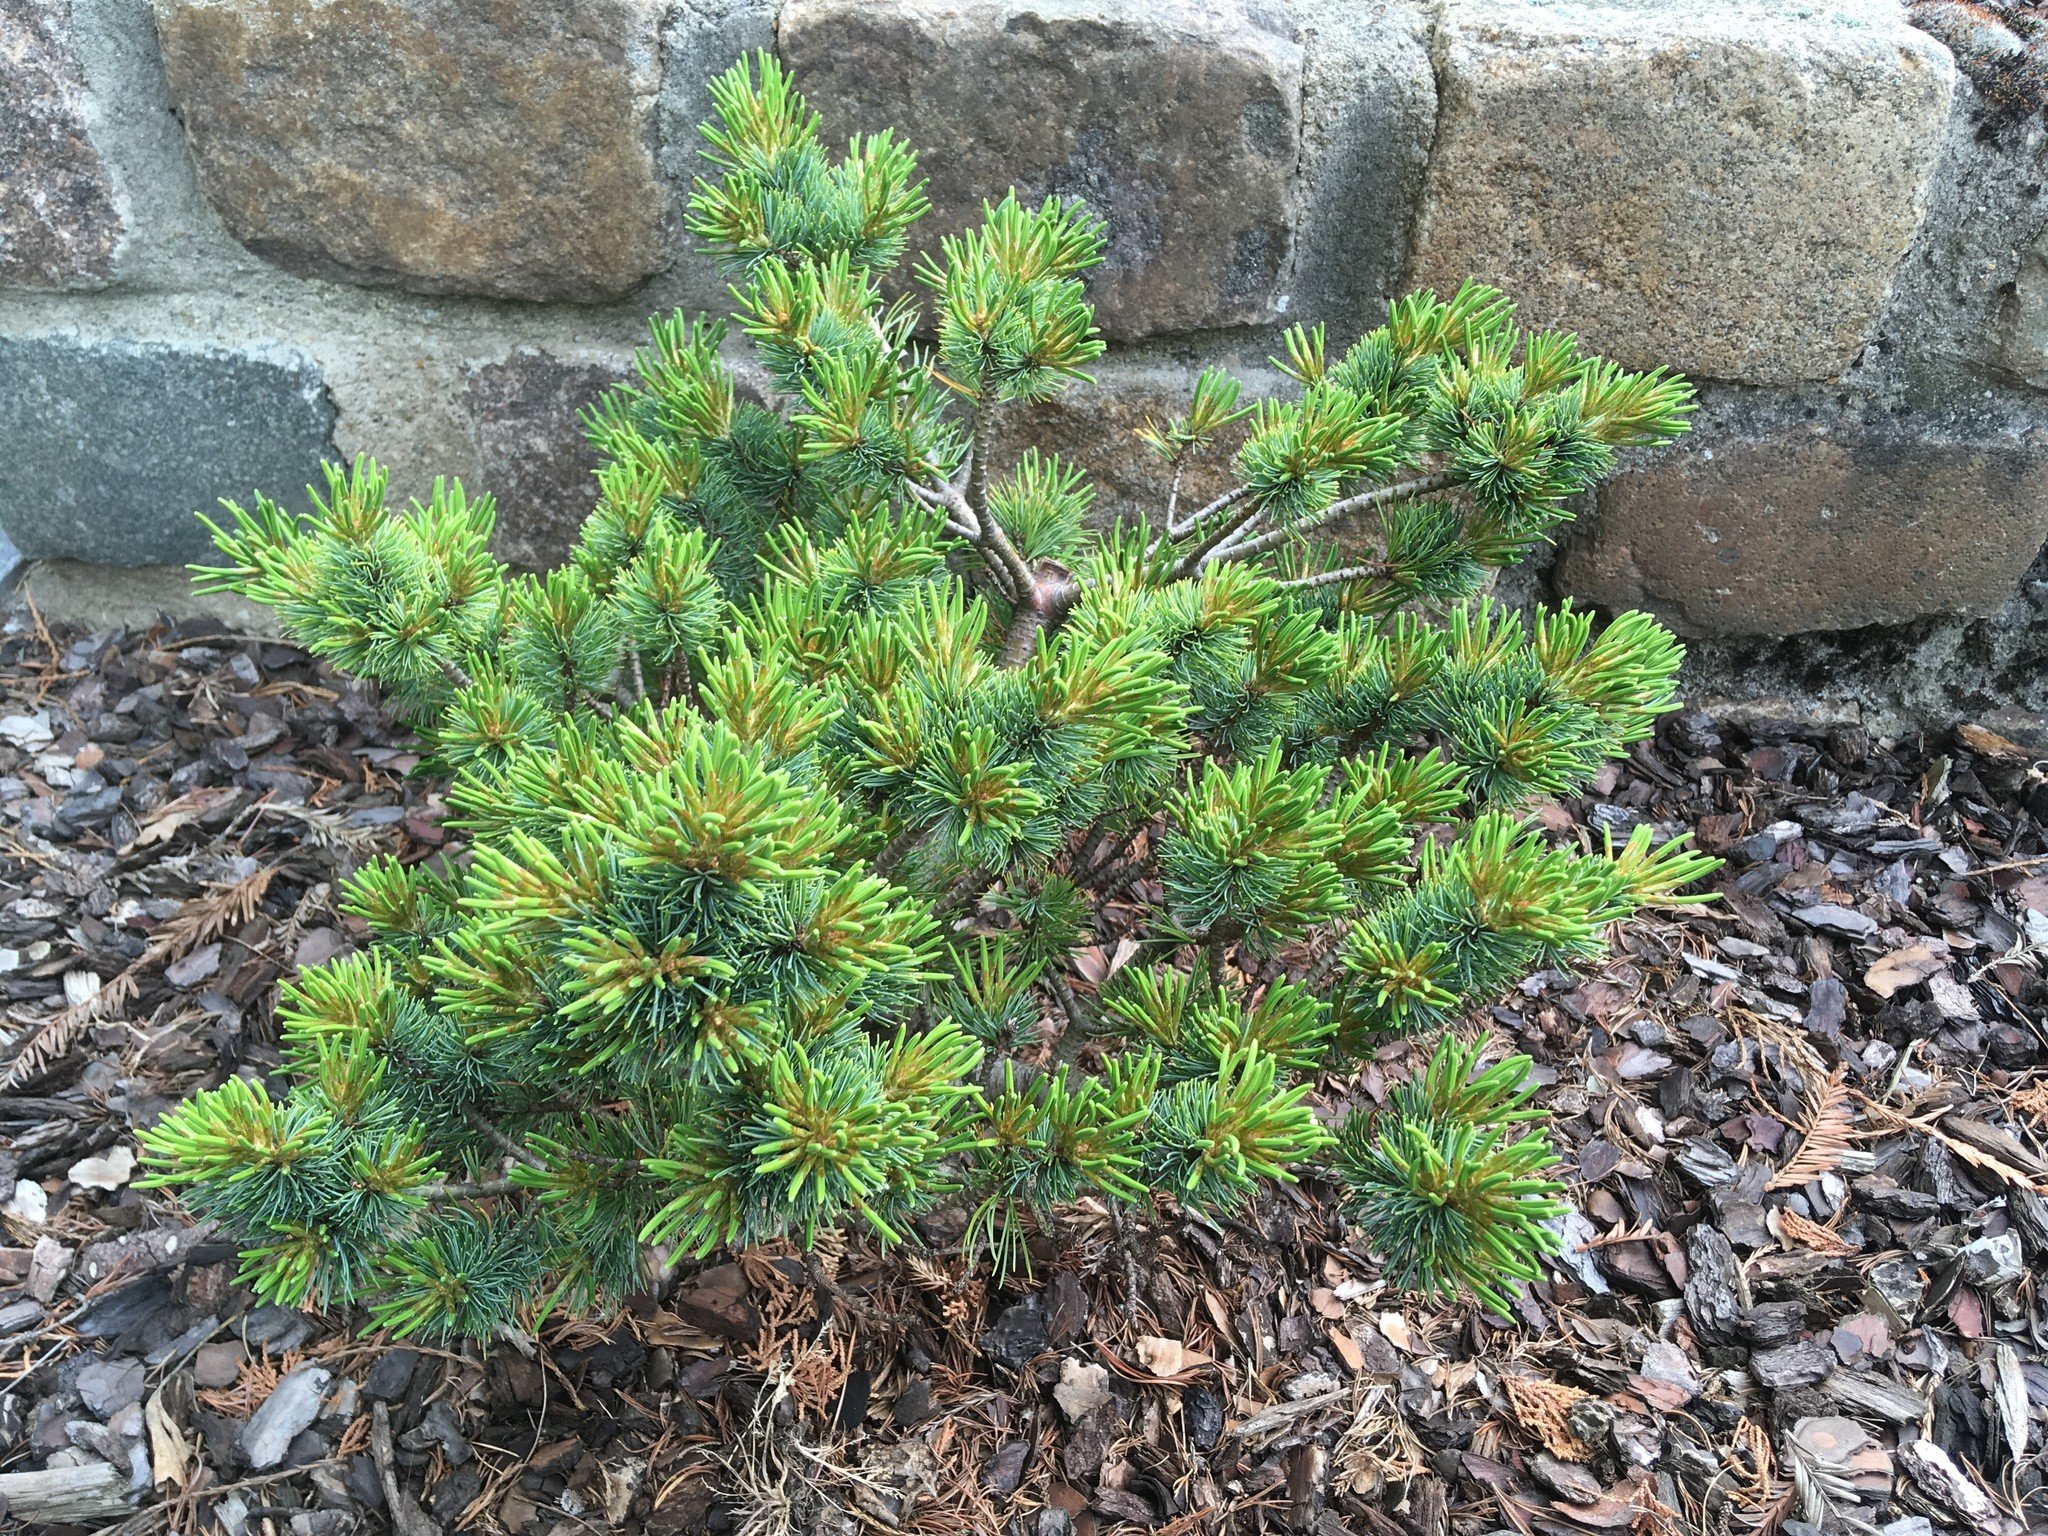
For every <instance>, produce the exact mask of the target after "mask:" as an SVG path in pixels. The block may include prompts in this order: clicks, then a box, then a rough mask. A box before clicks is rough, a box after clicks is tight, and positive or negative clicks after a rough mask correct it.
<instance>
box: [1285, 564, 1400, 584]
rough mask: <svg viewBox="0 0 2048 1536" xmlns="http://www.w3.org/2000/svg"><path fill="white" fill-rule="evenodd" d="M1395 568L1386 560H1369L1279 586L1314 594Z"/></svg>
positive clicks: (1298, 577)
mask: <svg viewBox="0 0 2048 1536" xmlns="http://www.w3.org/2000/svg"><path fill="white" fill-rule="evenodd" d="M1393 569H1394V568H1393V567H1392V566H1391V565H1389V564H1388V563H1387V562H1386V561H1384V560H1367V561H1365V562H1363V563H1362V564H1359V565H1346V566H1342V567H1340V568H1339V569H1337V570H1334V571H1319V572H1318V573H1317V574H1315V575H1313V576H1296V577H1294V578H1293V579H1292V580H1289V581H1283V582H1281V583H1280V584H1279V586H1280V589H1281V591H1283V592H1287V591H1295V592H1312V591H1314V590H1315V589H1316V588H1317V587H1333V586H1336V585H1337V584H1338V583H1340V582H1346V581H1365V580H1367V579H1368V578H1370V577H1374V576H1385V575H1387V574H1388V573H1389V572H1391V571H1392V570H1393Z"/></svg>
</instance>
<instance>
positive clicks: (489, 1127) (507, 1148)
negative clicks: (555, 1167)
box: [460, 1109, 547, 1168]
mask: <svg viewBox="0 0 2048 1536" xmlns="http://www.w3.org/2000/svg"><path fill="white" fill-rule="evenodd" d="M460 1113H461V1116H462V1123H463V1124H464V1125H466V1126H468V1127H469V1128H470V1129H471V1130H472V1131H475V1132H476V1133H477V1135H479V1136H481V1137H483V1138H484V1140H486V1141H488V1142H489V1143H490V1144H491V1145H492V1146H494V1147H496V1148H497V1149H498V1150H499V1151H500V1152H503V1153H504V1154H505V1155H506V1156H507V1157H509V1158H511V1159H512V1161H513V1162H515V1163H524V1164H525V1165H526V1166H527V1167H528V1168H545V1167H547V1164H546V1163H544V1162H542V1161H541V1160H540V1159H539V1158H537V1157H535V1156H534V1155H533V1154H532V1153H531V1152H529V1151H527V1150H526V1148H524V1147H522V1146H520V1145H519V1143H518V1142H516V1141H514V1140H513V1139H512V1138H511V1137H510V1136H507V1135H506V1134H505V1133H504V1132H503V1131H501V1130H499V1129H498V1128H497V1127H496V1126H495V1125H493V1124H491V1122H490V1121H488V1120H486V1119H485V1118H484V1117H483V1116H482V1115H480V1114H478V1113H477V1112H476V1111H475V1110H473V1109H465V1110H462V1111H461V1112H460Z"/></svg>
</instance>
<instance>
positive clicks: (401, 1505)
mask: <svg viewBox="0 0 2048 1536" xmlns="http://www.w3.org/2000/svg"><path fill="white" fill-rule="evenodd" d="M370 1458H371V1460H373V1461H375V1462H376V1463H377V1481H378V1482H379V1483H380V1484H382V1485H383V1488H384V1507H385V1509H387V1510H388V1511H390V1514H391V1529H392V1530H393V1532H394V1533H396V1536H441V1527H440V1526H439V1525H437V1524H435V1522H434V1521H432V1520H430V1519H429V1518H428V1517H427V1513H426V1511H425V1510H423V1509H421V1508H420V1507H419V1505H418V1504H416V1503H414V1502H413V1497H412V1495H411V1494H409V1493H407V1492H406V1491H405V1490H404V1489H403V1488H401V1487H399V1486H398V1468H397V1466H396V1465H395V1461H396V1458H395V1457H394V1456H393V1454H392V1449H391V1411H390V1410H389V1409H388V1408H386V1407H385V1405H384V1404H383V1403H381V1402H379V1403H375V1404H373V1405H372V1406H371V1419H370Z"/></svg>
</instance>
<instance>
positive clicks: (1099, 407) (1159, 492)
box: [994, 359, 1287, 529]
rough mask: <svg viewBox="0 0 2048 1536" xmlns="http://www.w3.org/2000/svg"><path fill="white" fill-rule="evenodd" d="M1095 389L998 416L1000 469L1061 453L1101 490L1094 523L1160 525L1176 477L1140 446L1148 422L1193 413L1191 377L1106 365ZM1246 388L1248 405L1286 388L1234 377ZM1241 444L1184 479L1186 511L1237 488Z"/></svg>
mask: <svg viewBox="0 0 2048 1536" xmlns="http://www.w3.org/2000/svg"><path fill="white" fill-rule="evenodd" d="M1090 371H1091V372H1092V373H1093V374H1094V375H1095V378H1096V382H1095V383H1093V384H1087V383H1077V384H1074V385H1072V386H1071V387H1069V388H1067V389H1065V390H1062V391H1061V392H1060V393H1059V394H1057V395H1054V396H1053V397H1052V398H1051V399H1050V400H1041V401H1032V402H1026V401H1019V402H1016V403H1013V404H1009V405H1005V406H1003V407H1002V408H1001V409H1000V410H998V411H997V413H996V439H995V457H994V462H995V463H996V464H997V465H998V466H999V467H1001V468H1002V469H1004V470H1007V469H1008V468H1009V467H1010V466H1011V465H1013V464H1015V463H1016V462H1017V460H1018V459H1019V458H1020V457H1021V456H1022V455H1023V453H1024V450H1025V449H1026V448H1032V447H1035V448H1036V449H1037V450H1038V451H1039V452H1040V453H1057V454H1058V455H1059V456H1060V457H1061V458H1062V459H1064V460H1066V461H1067V462H1068V463H1070V464H1078V465H1080V466H1081V468H1082V469H1084V470H1086V471H1087V473H1088V478H1089V482H1090V483H1091V484H1092V485H1093V486H1094V487H1095V496H1096V500H1095V506H1094V508H1093V511H1092V512H1091V514H1090V521H1091V522H1092V523H1093V524H1094V525H1095V526H1096V527H1098V528H1104V529H1106V528H1108V527H1110V526H1111V525H1112V524H1113V523H1115V521H1116V520H1117V519H1118V518H1119V517H1123V518H1135V519H1139V520H1150V521H1157V520H1158V519H1159V517H1160V516H1161V514H1163V513H1164V511H1165V509H1166V497H1167V492H1168V490H1169V489H1170V488H1171V485H1172V480H1173V470H1172V468H1171V466H1169V465H1168V464H1167V462H1166V460H1164V459H1163V458H1161V457H1160V456H1159V455H1158V454H1157V453H1155V452H1153V450H1152V449H1151V448H1150V447H1148V446H1147V445H1146V444H1145V442H1144V441H1143V440H1142V439H1140V438H1139V436H1138V432H1139V429H1140V428H1142V427H1143V426H1144V425H1145V423H1146V422H1147V421H1148V420H1149V421H1160V422H1164V421H1166V420H1169V419H1170V418H1172V417H1173V416H1175V415H1177V414H1179V413H1180V412H1181V411H1184V410H1186V409H1187V403H1188V395H1189V392H1190V390H1191V389H1192V388H1193V386H1194V379H1195V375H1194V373H1193V372H1192V371H1190V370H1187V369H1182V368H1173V367H1168V366H1164V365H1152V364H1138V365H1131V364H1125V363H1119V362H1117V361H1115V360H1113V359H1104V361H1103V362H1102V363H1099V364H1097V365H1096V366H1095V367H1094V368H1093V369H1091V370H1090ZM1233 372H1236V373H1237V376H1238V377H1239V378H1240V379H1243V380H1244V382H1245V386H1246V388H1245V395H1244V399H1245V401H1246V402H1249V401H1250V400H1251V399H1253V398H1254V397H1255V396H1257V395H1258V394H1259V393H1261V392H1264V391H1273V390H1277V389H1279V388H1280V387H1281V386H1282V385H1285V384H1286V382H1287V381H1286V380H1284V379H1281V378H1280V377H1279V376H1278V375H1277V374H1271V373H1270V372H1269V371H1268V370H1264V369H1260V370H1258V371H1256V372H1252V373H1247V372H1246V371H1244V370H1233ZM1241 440H1242V433H1241V432H1240V431H1239V430H1238V429H1236V428H1232V429H1230V430H1228V431H1226V432H1225V433H1224V434H1223V435H1222V436H1221V438H1219V440H1218V442H1217V443H1216V445H1215V446H1214V447H1213V448H1212V449H1210V451H1209V452H1207V453H1205V454H1202V455H1200V456H1199V457H1197V458H1195V459H1194V460H1192V461H1191V462H1190V463H1189V464H1188V466H1187V469H1186V470H1185V471H1184V472H1183V474H1182V476H1181V490H1180V511H1181V512H1182V513H1186V512H1189V511H1192V510H1193V509H1194V508H1196V507H1199V506H1200V505H1202V503H1203V502H1205V501H1208V500H1210V499H1211V498H1212V497H1214V496H1216V495H1218V494H1220V493H1221V492H1223V491H1226V490H1228V489H1229V488H1230V487H1231V486H1233V485H1235V484H1236V483H1237V481H1236V478H1235V477H1234V476H1233V474H1232V471H1231V458H1230V456H1231V454H1232V453H1233V452H1234V451H1235V450H1236V448H1237V445H1238V443H1239V442H1240V441H1241Z"/></svg>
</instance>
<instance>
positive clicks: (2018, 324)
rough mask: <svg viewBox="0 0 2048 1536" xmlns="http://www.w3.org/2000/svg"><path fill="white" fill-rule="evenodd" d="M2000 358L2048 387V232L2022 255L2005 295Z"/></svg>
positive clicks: (2019, 373)
mask: <svg viewBox="0 0 2048 1536" xmlns="http://www.w3.org/2000/svg"><path fill="white" fill-rule="evenodd" d="M2003 307H2004V313H2003V314H2002V315H2001V317H2000V318H2001V320H2002V321H2003V325H2002V326H2001V327H2000V336H1999V341H2000V346H1999V362H2000V363H2002V364H2003V365H2004V367H2005V370H2006V371H2007V372H2008V373H2011V374H2012V375H2014V376H2015V377H2017V378H2018V379H2019V380H2020V381H2021V382H2022V383H2026V384H2031V385H2032V386H2033V387H2034V388H2036V389H2048V233H2044V234H2042V235H2041V236H2039V237H2038V238H2037V239H2036V240H2035V241H2034V242H2033V244H2031V245H2029V246H2028V247H2027V248H2026V250H2025V251H2024V253H2023V254H2022V255H2021V257H2020V261H2019V265H2018V268H2017V269H2016V270H2015V272H2014V274H2013V279H2012V285H2011V288H2010V291H2009V293H2008V294H2007V295H2006V301H2005V304H2004V306H2003Z"/></svg>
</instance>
